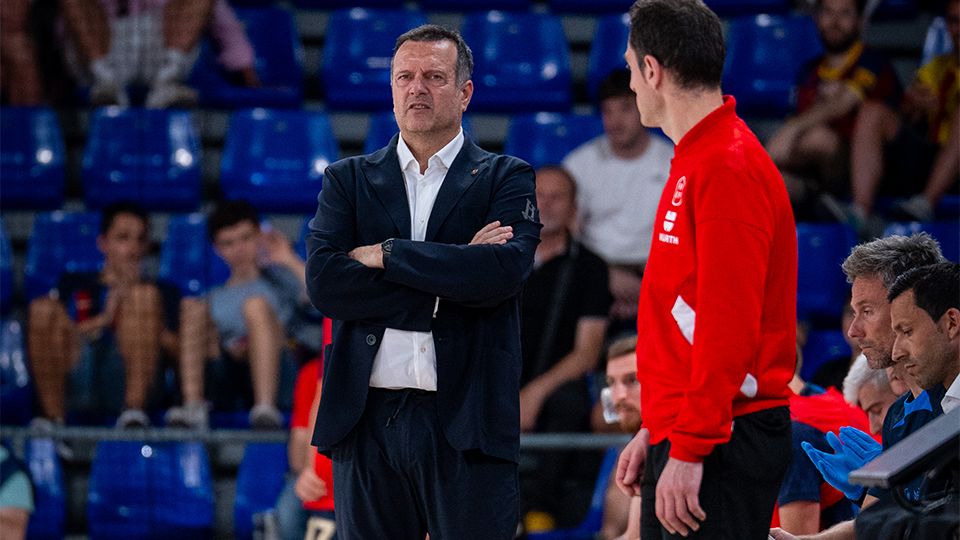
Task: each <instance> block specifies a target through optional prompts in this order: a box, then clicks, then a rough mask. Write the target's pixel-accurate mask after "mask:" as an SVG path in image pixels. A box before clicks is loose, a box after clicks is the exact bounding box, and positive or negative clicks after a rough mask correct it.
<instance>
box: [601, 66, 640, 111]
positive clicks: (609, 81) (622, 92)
mask: <svg viewBox="0 0 960 540" xmlns="http://www.w3.org/2000/svg"><path fill="white" fill-rule="evenodd" d="M636 96H637V95H636V94H635V93H634V92H633V90H631V89H630V70H629V69H615V70H613V71H611V72H610V73H609V74H608V75H607V76H606V77H604V78H603V80H602V81H600V84H599V85H597V100H598V101H599V102H600V103H603V102H604V101H606V100H608V99H610V98H615V97H630V98H636Z"/></svg>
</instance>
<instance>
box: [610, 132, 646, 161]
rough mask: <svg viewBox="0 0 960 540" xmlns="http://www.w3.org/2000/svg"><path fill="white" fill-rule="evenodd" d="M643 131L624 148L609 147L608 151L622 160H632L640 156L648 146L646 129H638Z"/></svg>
mask: <svg viewBox="0 0 960 540" xmlns="http://www.w3.org/2000/svg"><path fill="white" fill-rule="evenodd" d="M640 129H643V130H644V131H643V132H642V133H640V134H639V135H638V136H637V138H636V139H635V140H633V141H632V142H631V143H630V144H627V145H624V146H614V145H613V144H611V145H610V151H611V152H612V153H613V155H614V156H616V157H618V158H620V159H623V160H628V161H629V160H633V159H637V158H638V157H640V156H642V155H643V153H644V152H646V151H647V146H649V145H650V136H649V135H647V132H646V128H640Z"/></svg>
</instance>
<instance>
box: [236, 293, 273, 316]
mask: <svg viewBox="0 0 960 540" xmlns="http://www.w3.org/2000/svg"><path fill="white" fill-rule="evenodd" d="M241 311H242V313H243V318H244V320H246V321H250V320H257V321H262V320H264V319H272V320H274V321H276V319H277V315H276V314H275V313H274V311H273V307H272V306H271V305H270V302H267V299H266V298H264V297H262V296H251V297H250V298H247V299H246V300H244V301H243V307H242V308H241Z"/></svg>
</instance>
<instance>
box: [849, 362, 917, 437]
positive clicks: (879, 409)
mask: <svg viewBox="0 0 960 540" xmlns="http://www.w3.org/2000/svg"><path fill="white" fill-rule="evenodd" d="M891 370H893V368H892V367H889V368H887V369H870V366H868V365H867V358H866V357H865V356H863V355H860V356H858V357H857V359H856V361H854V363H853V366H852V367H851V368H850V373H848V374H847V377H846V378H845V379H844V380H843V385H842V388H843V398H844V399H845V400H846V401H847V403H849V404H850V405H852V406H854V407H859V408H860V409H861V410H863V412H865V413H866V414H867V420H869V422H870V433H871V434H873V435H880V434H882V433H883V420H884V418H886V417H887V411H888V410H889V409H890V407H891V406H892V405H893V404H894V403H895V402H896V401H897V399H898V398H899V397H900V396H901V395H903V394H904V393H905V392H906V391H907V387H906V386H898V387H897V389H896V390H895V389H894V388H893V385H892V384H891V381H890V377H889V376H888V375H887V372H888V371H891ZM898 390H899V391H898Z"/></svg>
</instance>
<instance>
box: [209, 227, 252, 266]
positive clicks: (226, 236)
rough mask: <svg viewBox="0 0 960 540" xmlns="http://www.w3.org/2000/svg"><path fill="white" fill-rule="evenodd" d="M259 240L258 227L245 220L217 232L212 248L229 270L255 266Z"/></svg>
mask: <svg viewBox="0 0 960 540" xmlns="http://www.w3.org/2000/svg"><path fill="white" fill-rule="evenodd" d="M259 238H260V227H259V225H257V224H256V223H253V222H251V221H247V220H245V221H241V222H240V223H237V224H236V225H231V226H229V227H224V228H222V229H220V230H219V231H217V234H216V238H215V239H214V241H213V247H214V249H215V250H216V252H217V255H219V256H220V258H221V259H223V260H224V261H225V262H226V263H227V266H229V267H230V268H231V269H236V268H244V267H249V266H251V265H255V264H257V240H258V239H259Z"/></svg>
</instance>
